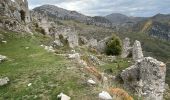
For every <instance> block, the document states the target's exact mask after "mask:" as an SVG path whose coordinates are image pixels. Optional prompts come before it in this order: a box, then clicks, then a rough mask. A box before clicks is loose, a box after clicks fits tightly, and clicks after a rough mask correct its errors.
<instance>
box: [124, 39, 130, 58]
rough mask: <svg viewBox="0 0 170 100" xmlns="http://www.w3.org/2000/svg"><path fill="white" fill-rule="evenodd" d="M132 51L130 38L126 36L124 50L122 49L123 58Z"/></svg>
mask: <svg viewBox="0 0 170 100" xmlns="http://www.w3.org/2000/svg"><path fill="white" fill-rule="evenodd" d="M131 51H132V47H131V46H130V39H129V38H125V39H124V40H123V51H122V55H121V57H122V58H126V57H128V56H129V55H130V53H132V52H131Z"/></svg>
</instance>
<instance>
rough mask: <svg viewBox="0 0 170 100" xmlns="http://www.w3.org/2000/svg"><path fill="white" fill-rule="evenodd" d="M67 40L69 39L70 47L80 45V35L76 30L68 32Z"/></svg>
mask: <svg viewBox="0 0 170 100" xmlns="http://www.w3.org/2000/svg"><path fill="white" fill-rule="evenodd" d="M67 41H68V44H69V47H70V48H75V47H77V46H79V43H78V41H79V40H78V36H77V34H76V33H74V32H70V33H69V34H68V38H67Z"/></svg>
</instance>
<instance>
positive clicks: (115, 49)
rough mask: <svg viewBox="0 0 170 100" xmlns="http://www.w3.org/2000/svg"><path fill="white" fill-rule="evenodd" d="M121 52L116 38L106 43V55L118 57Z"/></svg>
mask: <svg viewBox="0 0 170 100" xmlns="http://www.w3.org/2000/svg"><path fill="white" fill-rule="evenodd" d="M121 52H122V44H121V40H120V39H119V38H118V37H117V36H112V38H111V39H110V40H109V41H108V42H107V43H106V54H107V55H116V56H117V55H120V54H121Z"/></svg>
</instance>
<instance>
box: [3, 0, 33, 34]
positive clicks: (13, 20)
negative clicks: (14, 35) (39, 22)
mask: <svg viewBox="0 0 170 100" xmlns="http://www.w3.org/2000/svg"><path fill="white" fill-rule="evenodd" d="M0 15H1V18H0V27H3V28H6V29H8V30H12V31H20V32H21V31H24V32H25V31H26V32H30V30H29V28H28V26H27V25H25V23H29V22H30V21H31V20H30V13H29V9H28V2H27V0H0Z"/></svg>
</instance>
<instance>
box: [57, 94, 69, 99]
mask: <svg viewBox="0 0 170 100" xmlns="http://www.w3.org/2000/svg"><path fill="white" fill-rule="evenodd" d="M57 97H58V98H61V100H70V99H71V97H69V96H67V95H66V94H64V93H60V94H59V95H58V96H57Z"/></svg>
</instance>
